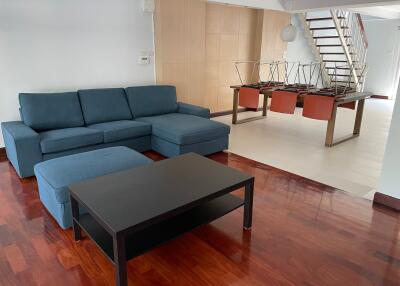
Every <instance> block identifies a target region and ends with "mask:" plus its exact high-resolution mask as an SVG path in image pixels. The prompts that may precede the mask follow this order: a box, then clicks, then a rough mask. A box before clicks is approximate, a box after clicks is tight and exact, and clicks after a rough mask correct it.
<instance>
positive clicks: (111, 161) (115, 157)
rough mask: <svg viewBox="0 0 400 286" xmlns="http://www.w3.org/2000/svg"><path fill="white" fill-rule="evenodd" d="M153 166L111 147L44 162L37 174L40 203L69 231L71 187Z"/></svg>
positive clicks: (125, 150)
mask: <svg viewBox="0 0 400 286" xmlns="http://www.w3.org/2000/svg"><path fill="white" fill-rule="evenodd" d="M151 162H153V161H152V160H151V159H149V158H147V157H146V156H144V155H142V154H140V153H138V152H136V151H133V150H132V149H129V148H127V147H111V148H105V149H99V150H96V151H91V152H86V153H80V154H75V155H70V156H65V157H60V158H57V159H52V160H49V161H44V162H41V163H39V164H37V165H35V167H34V171H35V175H36V178H37V181H38V186H39V196H40V200H41V201H42V203H43V204H44V206H45V207H46V208H47V210H48V211H49V212H50V213H51V215H52V216H53V217H54V219H55V220H56V221H57V222H58V224H59V225H60V226H61V227H62V228H63V229H66V228H69V227H71V225H72V215H71V204H70V198H69V190H68V186H69V185H71V184H72V183H76V182H79V181H83V180H87V179H90V178H95V177H99V176H103V175H107V174H110V173H114V172H118V171H123V170H126V169H130V168H134V167H138V166H141V165H145V164H149V163H151ZM81 212H84V211H83V210H81Z"/></svg>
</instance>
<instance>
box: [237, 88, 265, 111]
mask: <svg viewBox="0 0 400 286" xmlns="http://www.w3.org/2000/svg"><path fill="white" fill-rule="evenodd" d="M259 97H260V90H259V89H258V88H251V87H241V88H240V89H239V105H240V106H242V107H246V108H255V109H257V108H258V102H259Z"/></svg>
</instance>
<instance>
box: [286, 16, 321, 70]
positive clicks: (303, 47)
mask: <svg viewBox="0 0 400 286" xmlns="http://www.w3.org/2000/svg"><path fill="white" fill-rule="evenodd" d="M292 24H293V25H294V26H296V28H297V38H296V40H295V41H294V42H289V43H288V47H287V53H286V59H287V60H288V61H295V62H298V61H300V62H301V63H311V62H314V61H315V60H316V59H315V57H314V56H313V54H312V49H311V47H310V46H309V44H308V41H307V38H306V37H305V35H306V32H305V31H304V29H303V26H302V25H301V22H300V20H299V18H298V16H296V15H293V16H292Z"/></svg>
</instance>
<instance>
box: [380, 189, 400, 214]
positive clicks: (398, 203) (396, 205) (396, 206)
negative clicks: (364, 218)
mask: <svg viewBox="0 0 400 286" xmlns="http://www.w3.org/2000/svg"><path fill="white" fill-rule="evenodd" d="M374 204H379V205H383V206H385V207H388V208H391V209H393V210H395V211H400V199H398V198H394V197H391V196H388V195H385V194H382V193H379V192H376V193H375V196H374Z"/></svg>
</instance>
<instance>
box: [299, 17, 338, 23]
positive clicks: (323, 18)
mask: <svg viewBox="0 0 400 286" xmlns="http://www.w3.org/2000/svg"><path fill="white" fill-rule="evenodd" d="M338 19H345V18H344V17H338ZM326 20H332V17H321V18H308V19H306V21H308V22H314V21H326Z"/></svg>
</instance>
